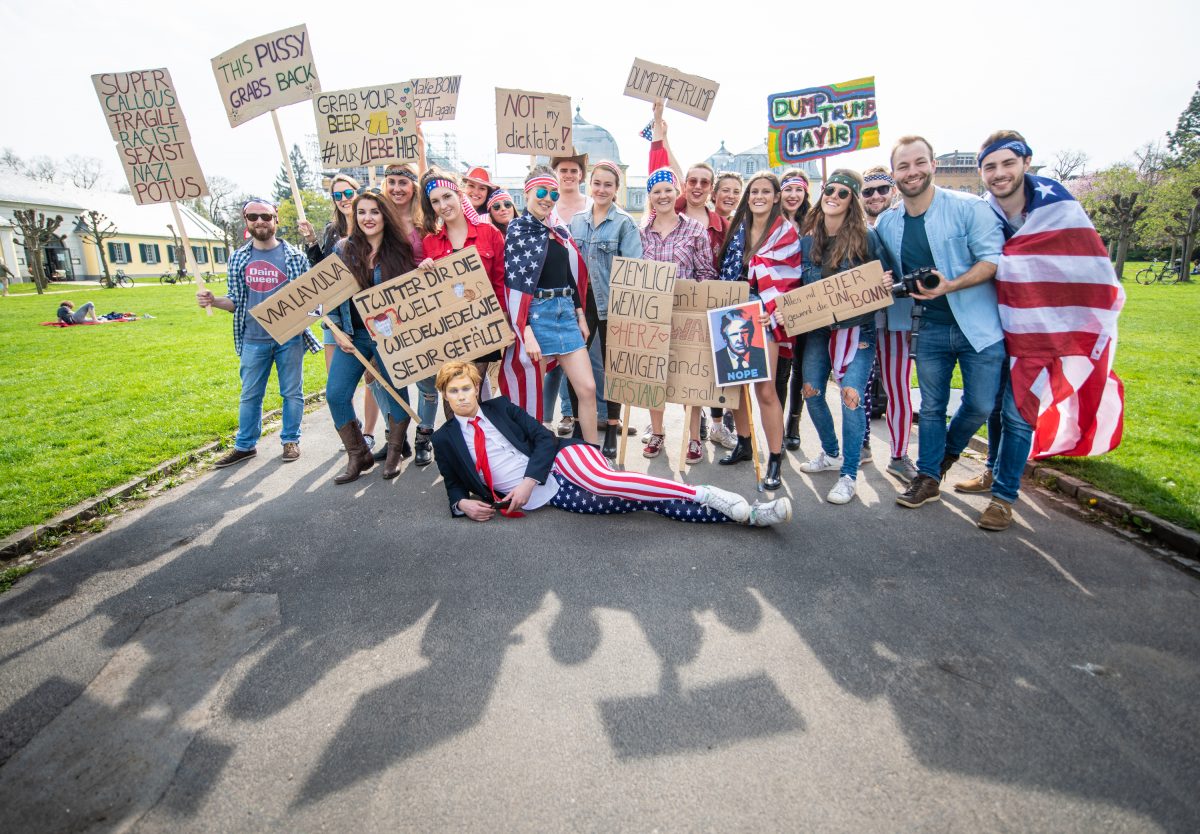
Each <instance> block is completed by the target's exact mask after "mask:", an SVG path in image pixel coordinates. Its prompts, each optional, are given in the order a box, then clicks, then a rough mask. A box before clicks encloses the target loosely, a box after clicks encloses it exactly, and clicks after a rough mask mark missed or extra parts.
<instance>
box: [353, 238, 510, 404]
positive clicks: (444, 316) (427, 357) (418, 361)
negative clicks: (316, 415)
mask: <svg viewBox="0 0 1200 834" xmlns="http://www.w3.org/2000/svg"><path fill="white" fill-rule="evenodd" d="M353 301H354V304H355V305H357V307H358V312H359V315H361V316H362V320H363V322H364V323H365V324H366V326H367V330H369V331H370V333H371V337H372V338H373V339H374V340H375V346H376V347H378V348H379V354H380V358H381V361H382V362H383V364H384V368H385V369H386V370H387V372H388V375H389V376H391V378H392V384H393V385H395V386H396V387H397V388H399V387H401V386H403V385H407V384H408V383H409V382H416V381H418V380H422V379H425V378H426V377H428V376H430V375H432V374H435V373H437V370H438V368H440V367H441V366H442V365H443V364H445V363H446V362H449V361H450V360H452V359H463V360H467V359H476V358H478V357H480V356H485V355H487V354H489V353H491V352H492V351H494V350H498V349H500V348H504V347H507V346H508V345H510V344H512V342H513V334H512V328H510V327H509V326H508V319H506V318H505V317H504V311H503V310H502V309H501V307H500V302H499V300H498V299H497V298H496V293H495V291H494V290H493V289H492V282H491V281H490V280H488V276H487V272H485V271H484V269H483V264H482V263H481V262H480V260H479V253H478V252H477V251H476V249H475V247H474V246H468V247H467V248H466V249H462V250H460V251H458V252H455V253H454V254H453V255H450V256H448V257H445V258H442V259H441V260H437V261H434V262H433V264H432V265H431V266H430V267H429V268H428V269H414V270H413V271H412V272H408V273H405V274H404V275H401V276H400V277H399V278H393V279H392V280H390V281H385V282H384V283H382V284H379V285H377V286H374V287H371V288H370V289H369V290H364V291H362V292H360V293H358V294H356V295H355V296H354V297H353Z"/></svg>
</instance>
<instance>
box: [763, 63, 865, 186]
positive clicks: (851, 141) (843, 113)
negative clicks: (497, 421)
mask: <svg viewBox="0 0 1200 834" xmlns="http://www.w3.org/2000/svg"><path fill="white" fill-rule="evenodd" d="M767 131H768V135H767V153H768V155H769V157H770V161H771V165H772V167H774V166H776V165H788V164H791V163H795V162H806V161H808V160H810V159H820V158H821V157H823V156H832V155H834V154H838V153H846V152H847V151H857V150H859V149H860V148H876V147H879V113H878V112H877V111H876V110H875V76H873V75H872V76H869V77H867V78H859V79H857V80H855V81H847V82H845V83H843V84H830V85H829V86H827V87H809V88H807V89H804V90H793V91H792V92H790V93H773V94H771V95H769V96H767Z"/></svg>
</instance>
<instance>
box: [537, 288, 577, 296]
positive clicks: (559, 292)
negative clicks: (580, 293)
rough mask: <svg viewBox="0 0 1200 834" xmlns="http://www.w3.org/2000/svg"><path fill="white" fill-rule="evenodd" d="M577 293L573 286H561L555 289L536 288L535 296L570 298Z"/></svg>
mask: <svg viewBox="0 0 1200 834" xmlns="http://www.w3.org/2000/svg"><path fill="white" fill-rule="evenodd" d="M574 294H575V290H574V289H572V288H571V287H559V288H557V289H553V290H534V291H533V297H534V298H570V297H571V296H573V295H574Z"/></svg>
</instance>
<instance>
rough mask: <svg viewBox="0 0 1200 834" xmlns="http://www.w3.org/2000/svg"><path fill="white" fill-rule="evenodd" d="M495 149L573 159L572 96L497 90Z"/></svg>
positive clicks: (526, 154) (501, 151) (527, 154)
mask: <svg viewBox="0 0 1200 834" xmlns="http://www.w3.org/2000/svg"><path fill="white" fill-rule="evenodd" d="M496 150H498V151H499V152H500V153H518V154H521V155H522V156H572V155H574V150H572V146H571V97H570V96H557V95H552V94H550V93H530V92H526V91H525V90H502V89H500V88H499V87H497V88H496Z"/></svg>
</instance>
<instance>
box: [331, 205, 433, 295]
mask: <svg viewBox="0 0 1200 834" xmlns="http://www.w3.org/2000/svg"><path fill="white" fill-rule="evenodd" d="M363 200H371V201H372V202H374V203H375V204H376V205H377V206H379V214H380V215H381V216H382V217H383V240H381V241H380V242H379V256H378V259H377V263H378V265H379V268H380V273H381V277H382V279H383V280H384V281H390V280H391V279H392V278H395V277H397V276H399V275H403V274H404V273H406V272H411V271H412V270H413V269H415V268H416V266H417V261H416V258H414V257H413V248H412V244H411V243H409V242H408V238H407V237H406V236H405V234H404V232H403V231H402V230H401V228H400V213H399V210H398V209H397V208H396V204H395V203H393V202H392V201H391V198H390V197H388V195H387V194H384V193H383V191H381V190H380V189H378V188H370V189H367V190H365V191H360V192H359V193H358V194H356V195H355V197H354V203H353V205H352V206H351V210H350V234H349V235H347V236H346V242H345V243H344V244H343V245H342V260H343V261H345V263H346V266H348V267H349V268H350V271H351V272H353V273H354V277H355V279H356V280H357V281H358V286H359V287H360V288H362V289H364V290H365V289H367V288H368V287H370V286H371V285H372V283H373V279H374V277H375V276H374V266H375V264H372V263H371V244H370V243H369V242H368V241H367V236H366V235H365V234H363V232H362V229H360V228H358V204H359V203H361V202H362V201H363Z"/></svg>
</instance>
